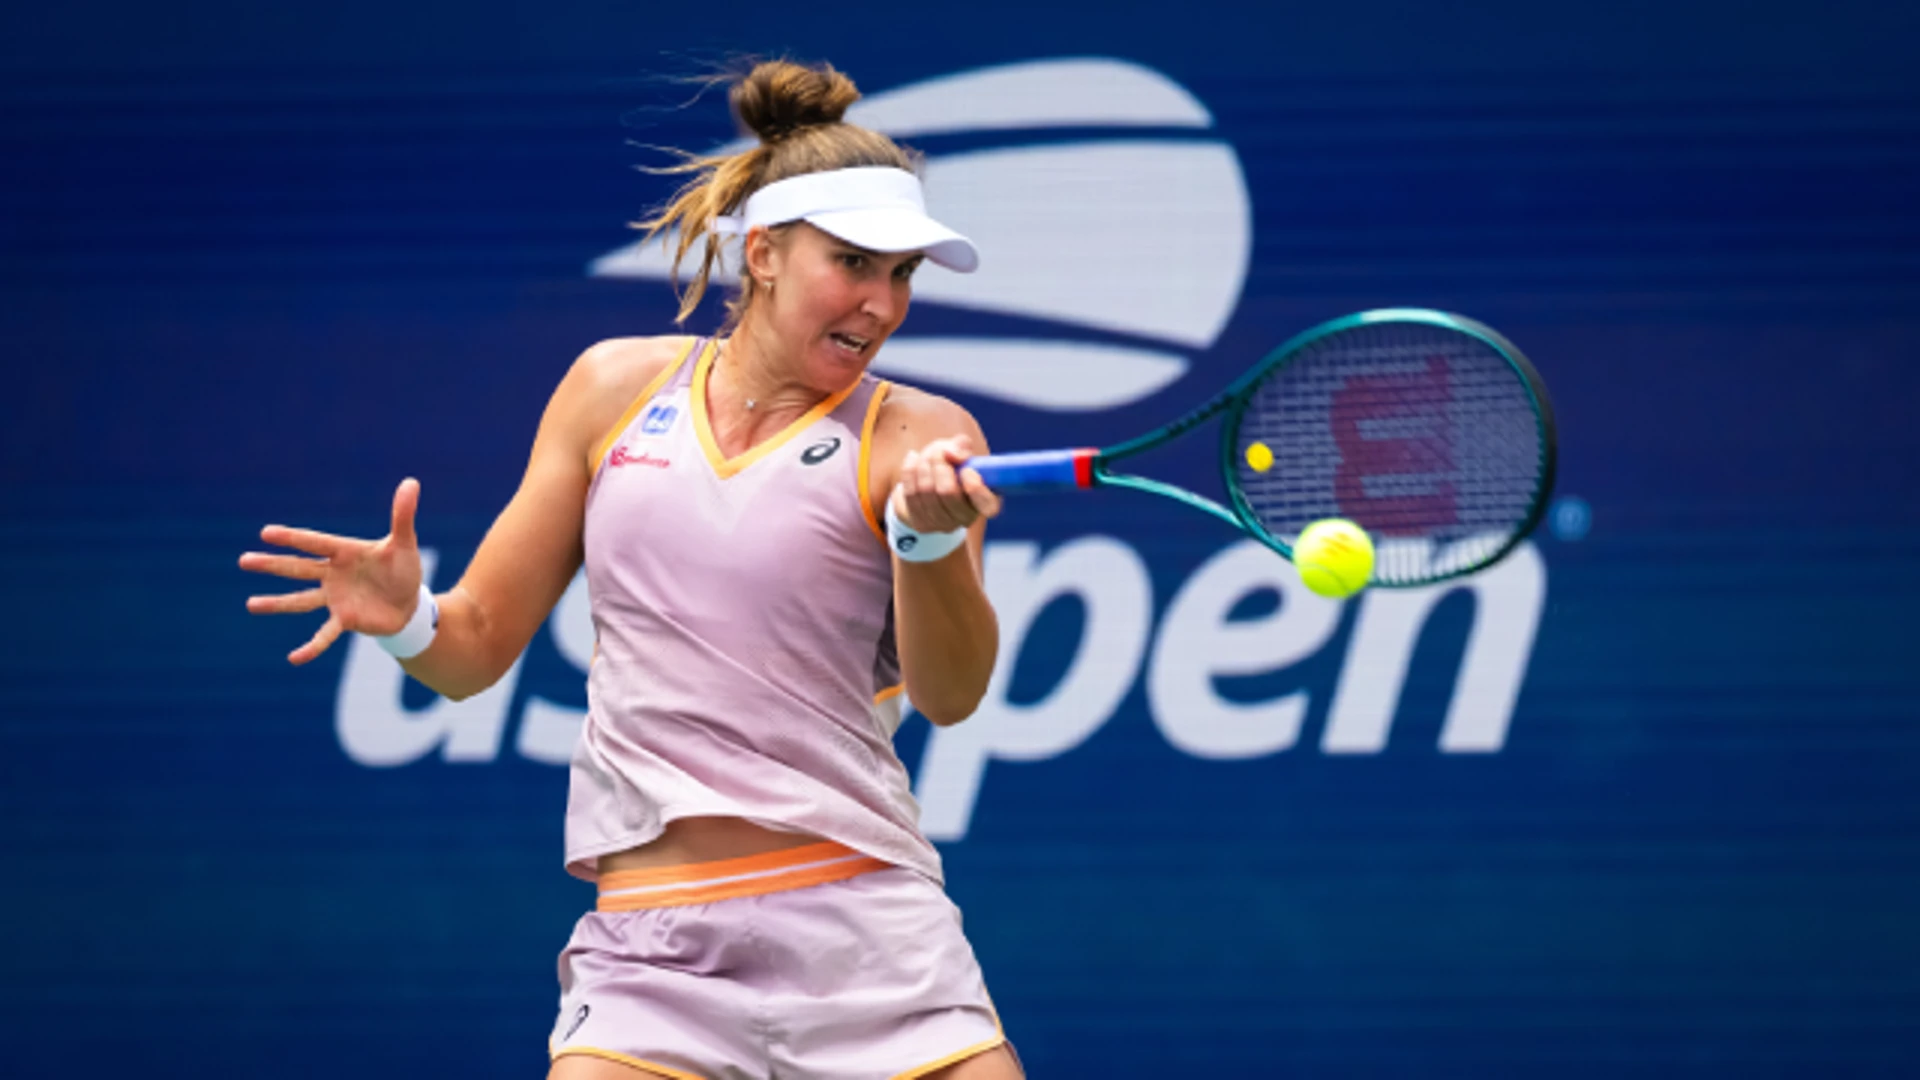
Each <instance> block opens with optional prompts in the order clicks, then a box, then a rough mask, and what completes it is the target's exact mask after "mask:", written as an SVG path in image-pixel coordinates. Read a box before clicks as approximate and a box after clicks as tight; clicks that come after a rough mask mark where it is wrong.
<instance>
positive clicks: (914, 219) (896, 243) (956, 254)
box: [713, 166, 980, 274]
mask: <svg viewBox="0 0 1920 1080" xmlns="http://www.w3.org/2000/svg"><path fill="white" fill-rule="evenodd" d="M791 221H804V222H806V223H807V224H809V225H812V226H814V227H815V228H817V229H820V230H821V231H823V232H827V233H831V234H832V235H834V236H837V237H839V238H840V239H842V240H845V241H846V242H847V243H849V244H852V245H854V246H855V247H863V248H866V249H867V250H868V251H886V252H898V251H924V252H926V253H927V258H928V259H929V260H931V261H933V262H935V263H938V264H940V265H941V266H944V267H946V268H947V269H949V270H955V271H958V272H960V273H962V274H971V273H973V271H974V268H976V267H978V266H979V265H980V253H979V252H978V251H976V250H975V249H974V246H973V241H971V240H969V239H967V238H966V237H964V236H961V235H960V234H959V233H957V232H954V231H953V230H952V229H949V228H947V227H946V226H945V225H942V224H940V223H939V222H937V221H935V220H933V219H932V218H930V217H928V216H927V202H926V198H925V196H924V195H922V194H921V191H920V178H919V177H917V176H915V175H913V174H912V173H910V172H907V171H906V170H905V169H894V168H889V167H886V166H877V167H868V166H863V167H861V168H856V169H834V170H831V171H829V172H817V173H807V174H805V175H804V176H795V177H790V178H788V179H786V180H780V181H776V182H775V183H771V184H768V185H767V186H766V187H763V188H761V189H760V190H759V191H756V192H754V193H753V194H752V195H750V196H748V198H747V204H746V206H744V207H742V208H741V212H740V213H739V214H730V215H726V216H724V217H717V218H715V219H714V220H713V229H714V231H715V232H718V233H722V234H737V235H742V236H744V235H746V232H747V230H748V229H751V228H753V227H754V226H755V225H766V226H773V225H785V224H787V223H788V222H791Z"/></svg>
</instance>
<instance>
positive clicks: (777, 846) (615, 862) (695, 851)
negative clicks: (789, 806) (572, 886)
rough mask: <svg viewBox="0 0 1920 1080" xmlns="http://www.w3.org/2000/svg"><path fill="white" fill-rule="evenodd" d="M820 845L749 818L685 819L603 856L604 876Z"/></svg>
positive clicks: (796, 834)
mask: <svg viewBox="0 0 1920 1080" xmlns="http://www.w3.org/2000/svg"><path fill="white" fill-rule="evenodd" d="M819 842H820V838H819V837H817V836H809V835H807V834H805V833H791V832H779V831H777V830H774V829H769V828H767V827H766V826H764V825H756V824H754V823H753V822H751V821H748V820H747V819H745V818H736V817H692V818H681V819H679V820H678V821H670V822H668V823H667V828H666V831H665V832H663V833H661V834H660V835H659V836H657V837H655V838H654V839H652V840H649V841H647V842H646V843H644V844H641V845H640V846H639V847H635V848H628V849H627V850H625V851H616V852H614V853H613V854H611V855H602V856H600V872H601V873H603V874H610V873H613V872H615V871H618V870H657V869H659V868H661V867H666V866H685V865H688V864H689V863H704V862H719V861H720V860H721V859H742V858H746V857H748V856H750V855H765V854H766V853H768V852H770V851H785V850H787V849H788V848H796V847H805V846H806V845H808V844H817V843H819Z"/></svg>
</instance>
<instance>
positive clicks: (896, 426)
mask: <svg viewBox="0 0 1920 1080" xmlns="http://www.w3.org/2000/svg"><path fill="white" fill-rule="evenodd" d="M952 435H966V436H969V437H971V438H972V439H973V440H974V441H975V443H976V446H977V448H978V452H984V451H985V441H984V438H983V436H982V434H981V431H980V423H979V421H977V420H975V419H974V418H973V414H972V413H970V412H968V411H967V410H966V409H965V408H963V407H962V406H961V405H960V404H959V403H958V402H955V401H953V400H951V399H949V398H944V397H941V396H940V395H939V394H935V393H931V392H929V391H926V390H922V389H920V388H919V387H916V386H906V385H903V384H901V383H894V384H892V388H891V389H890V390H889V391H888V393H887V398H886V400H885V401H883V402H881V403H880V414H879V416H878V417H877V418H876V419H875V421H874V436H875V439H876V440H879V439H881V438H883V437H884V438H885V439H886V440H887V441H888V442H894V441H896V440H897V441H898V443H899V445H900V446H901V448H902V449H907V448H910V447H917V446H922V445H925V444H926V443H929V442H931V441H933V440H934V439H944V438H947V437H948V436H952Z"/></svg>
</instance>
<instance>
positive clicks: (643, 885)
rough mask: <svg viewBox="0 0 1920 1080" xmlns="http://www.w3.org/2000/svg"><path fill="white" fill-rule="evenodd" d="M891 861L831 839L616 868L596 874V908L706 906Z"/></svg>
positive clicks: (814, 882) (826, 879) (842, 875)
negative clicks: (729, 855) (714, 859)
mask: <svg viewBox="0 0 1920 1080" xmlns="http://www.w3.org/2000/svg"><path fill="white" fill-rule="evenodd" d="M890 865H892V864H890V863H887V862H884V861H882V860H880V859H876V858H874V857H873V856H871V855H862V854H860V853H859V852H857V851H855V850H853V849H852V848H850V847H848V846H846V845H845V844H836V843H833V842H831V841H828V842H825V843H819V844H808V845H807V846H805V847H797V848H788V849H787V850H785V851H771V852H768V853H767V854H765V855H749V856H747V857H746V858H743V859H721V860H720V861H718V862H703V863H688V864H687V865H685V866H664V867H661V868H659V869H657V870H616V871H614V872H613V873H611V874H602V875H600V902H599V903H598V904H596V905H595V909H596V910H599V911H640V910H643V909H646V908H662V907H678V906H681V905H683V904H711V903H715V902H717V901H720V900H735V899H738V898H740V897H743V896H763V895H765V894H767V893H775V892H784V891H786V890H788V889H804V888H806V887H807V886H809V885H825V884H826V883H827V882H830V881H845V880H846V879H848V878H850V877H857V876H859V875H861V874H864V873H866V872H867V871H869V870H885V869H886V868H887V867H888V866H890Z"/></svg>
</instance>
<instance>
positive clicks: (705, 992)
mask: <svg viewBox="0 0 1920 1080" xmlns="http://www.w3.org/2000/svg"><path fill="white" fill-rule="evenodd" d="M1005 1041H1006V1036H1005V1035H1003V1034H1002V1033H1001V1031H1000V1023H999V1020H998V1018H997V1017H996V1016H995V1015H994V1011H993V1005H992V1003H991V1002H990V1001H989V1000H988V999H987V989H986V985H985V983H984V982H983V981H982V980H981V977H980V966H979V964H978V963H976V962H975V960H974V958H973V949H972V948H971V947H970V946H969V945H968V944H967V939H966V938H965V937H964V936H963V935H962V934H961V932H960V909H959V908H957V907H955V906H954V905H953V902H952V901H950V900H948V899H947V896H946V894H945V893H944V892H942V891H941V889H940V887H939V886H938V885H936V884H934V883H933V882H931V881H928V880H927V879H926V878H924V877H921V876H920V875H919V874H916V873H914V872H912V871H910V870H902V869H899V868H897V867H893V866H889V865H888V864H886V863H883V862H881V861H880V860H878V859H873V858H869V857H867V856H865V855H861V854H859V853H858V852H855V851H853V850H852V849H850V848H846V847H842V846H841V845H839V844H831V843H823V844H813V845H809V846H807V847H802V848H795V849H792V850H789V851H780V852H774V853H773V854H770V855H756V856H753V857H750V858H745V859H728V860H726V861H724V862H710V863H699V864H696V865H693V866H685V867H672V868H669V869H665V870H641V871H622V872H618V873H612V874H606V875H603V876H602V877H601V879H600V902H599V905H598V910H596V911H593V912H590V913H588V914H587V915H585V916H583V917H582V918H581V919H580V923H579V925H578V926H576V927H575V928H574V931H573V939H572V940H571V941H569V942H568V943H567V947H566V950H565V951H564V952H562V953H561V954H560V1018H559V1021H558V1022H557V1023H556V1024H555V1025H554V1029H553V1037H552V1038H551V1039H550V1040H549V1042H548V1049H549V1051H550V1052H551V1053H552V1055H553V1056H554V1057H556V1058H557V1057H560V1056H562V1055H565V1054H589V1055H592V1056H594V1057H601V1058H607V1059H609V1060H612V1061H618V1062H622V1063H625V1064H627V1065H632V1066H635V1067H637V1068H641V1069H647V1070H651V1071H652V1072H655V1073H659V1074H661V1075H663V1076H669V1077H677V1078H683V1080H694V1078H698V1080H723V1078H724V1080H747V1078H767V1077H773V1076H778V1077H781V1078H783V1080H785V1078H789V1077H790V1078H794V1080H803V1078H813V1077H818V1078H821V1080H826V1078H829V1077H830V1078H832V1080H866V1078H871V1080H889V1078H904V1077H916V1076H922V1075H925V1074H926V1073H929V1072H932V1071H934V1070H935V1069H939V1068H943V1067H945V1066H948V1065H951V1064H953V1063H954V1062H957V1061H962V1060H964V1059H966V1058H969V1057H972V1056H973V1055H975V1054H979V1053H983V1052H985V1051H987V1050H991V1049H993V1048H994V1047H996V1046H999V1045H1000V1044H1001V1043H1003V1042H1005Z"/></svg>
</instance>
